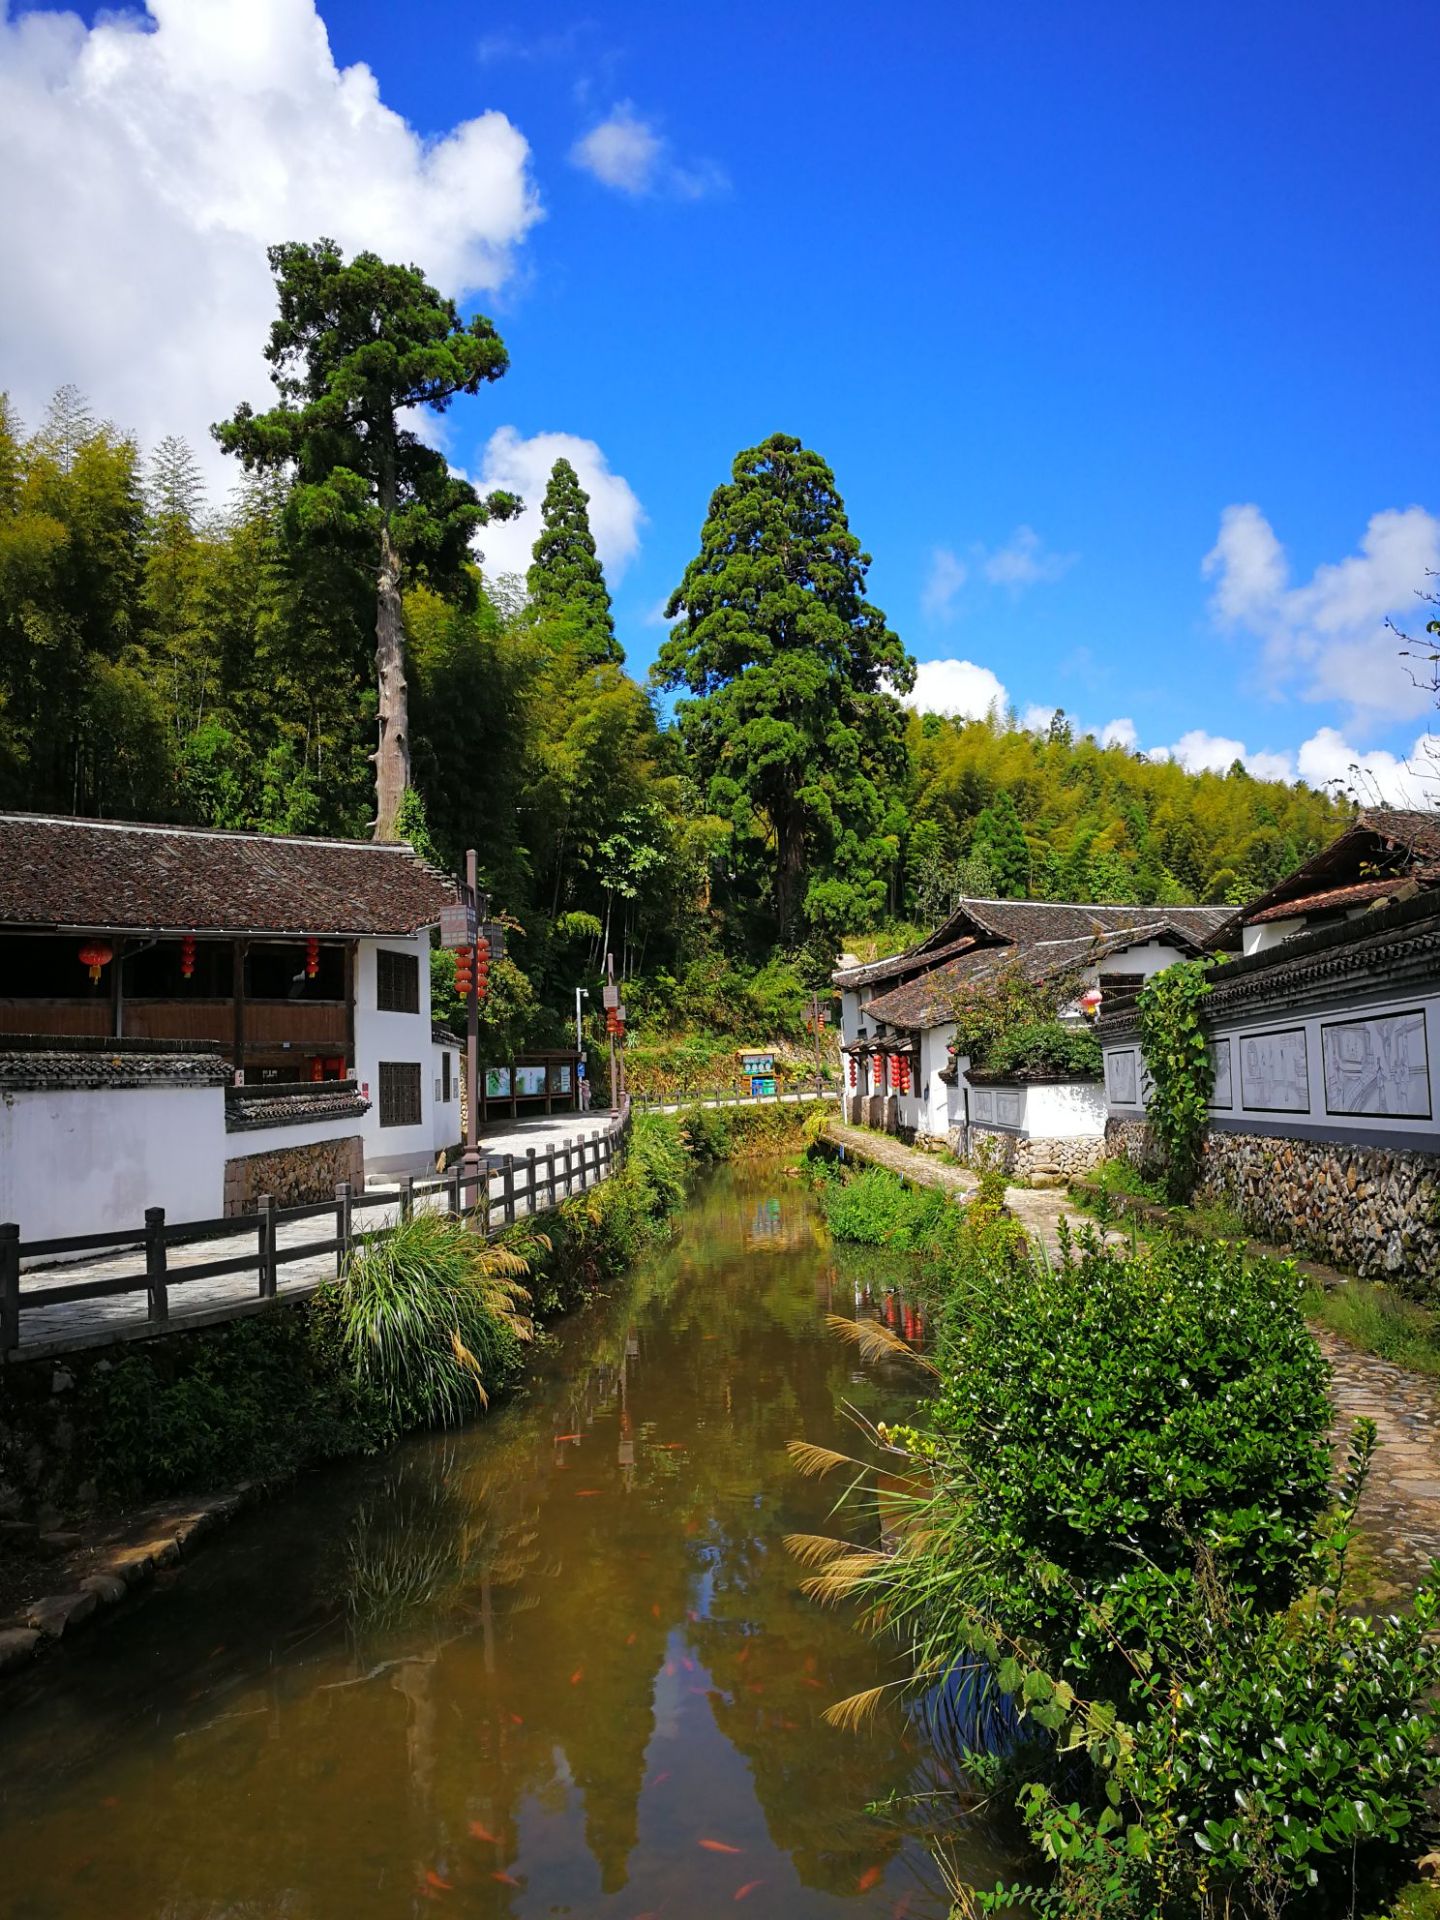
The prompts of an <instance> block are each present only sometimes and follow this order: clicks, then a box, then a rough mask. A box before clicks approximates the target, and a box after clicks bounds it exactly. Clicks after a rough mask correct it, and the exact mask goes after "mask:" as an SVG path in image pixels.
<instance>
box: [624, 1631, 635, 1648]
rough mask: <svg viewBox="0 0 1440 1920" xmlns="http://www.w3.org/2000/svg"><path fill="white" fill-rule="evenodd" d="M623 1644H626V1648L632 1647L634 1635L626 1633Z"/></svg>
mask: <svg viewBox="0 0 1440 1920" xmlns="http://www.w3.org/2000/svg"><path fill="white" fill-rule="evenodd" d="M625 1644H626V1646H627V1647H633V1646H634V1644H635V1636H634V1634H633V1633H627V1634H626V1636H625Z"/></svg>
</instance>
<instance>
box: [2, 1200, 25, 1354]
mask: <svg viewBox="0 0 1440 1920" xmlns="http://www.w3.org/2000/svg"><path fill="white" fill-rule="evenodd" d="M19 1344H20V1223H19V1221H18V1220H6V1221H4V1222H3V1223H0V1360H3V1359H4V1358H5V1355H6V1354H7V1353H12V1352H13V1351H14V1350H15V1348H16V1347H18V1346H19Z"/></svg>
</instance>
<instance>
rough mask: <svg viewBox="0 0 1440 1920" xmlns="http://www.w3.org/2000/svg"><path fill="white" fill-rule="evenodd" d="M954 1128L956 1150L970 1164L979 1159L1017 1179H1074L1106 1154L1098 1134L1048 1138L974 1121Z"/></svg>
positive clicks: (953, 1139)
mask: <svg viewBox="0 0 1440 1920" xmlns="http://www.w3.org/2000/svg"><path fill="white" fill-rule="evenodd" d="M966 1131H967V1130H966V1129H965V1128H963V1127H962V1128H957V1129H956V1133H957V1134H958V1135H959V1136H960V1140H959V1144H956V1143H955V1136H954V1135H952V1145H954V1147H955V1151H956V1152H957V1153H958V1154H959V1155H960V1157H961V1158H962V1159H964V1160H967V1161H969V1163H970V1164H971V1165H978V1164H980V1163H981V1162H984V1163H985V1164H987V1165H989V1166H995V1167H1003V1168H1004V1170H1005V1172H1006V1173H1008V1174H1010V1175H1011V1176H1012V1177H1013V1178H1014V1179H1016V1180H1041V1181H1044V1180H1047V1179H1053V1180H1055V1181H1057V1182H1058V1181H1059V1180H1061V1179H1067V1180H1068V1179H1073V1178H1074V1177H1075V1176H1076V1175H1077V1174H1081V1173H1089V1172H1090V1171H1091V1170H1092V1169H1093V1168H1095V1167H1097V1166H1099V1164H1100V1162H1101V1161H1102V1160H1103V1159H1104V1157H1105V1142H1104V1141H1103V1140H1102V1139H1100V1138H1099V1137H1098V1136H1096V1137H1094V1138H1091V1139H1082V1140H1047V1139H1045V1138H1043V1137H1037V1138H1035V1139H1031V1138H1029V1137H1028V1136H1027V1135H1025V1134H1023V1133H1012V1132H1011V1131H1010V1130H1009V1129H1008V1128H1006V1127H984V1126H979V1125H977V1124H976V1123H975V1122H974V1121H973V1120H972V1121H971V1123H970V1126H969V1129H968V1134H969V1137H968V1140H967V1139H966V1138H965V1134H966Z"/></svg>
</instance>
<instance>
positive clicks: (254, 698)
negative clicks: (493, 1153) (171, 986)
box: [0, 391, 1342, 1037]
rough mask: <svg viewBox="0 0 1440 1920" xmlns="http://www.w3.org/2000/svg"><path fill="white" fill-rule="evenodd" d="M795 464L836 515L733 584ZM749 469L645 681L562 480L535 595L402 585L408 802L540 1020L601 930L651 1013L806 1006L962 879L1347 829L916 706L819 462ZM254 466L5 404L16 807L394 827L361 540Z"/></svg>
mask: <svg viewBox="0 0 1440 1920" xmlns="http://www.w3.org/2000/svg"><path fill="white" fill-rule="evenodd" d="M792 475H793V476H796V478H795V479H794V487H796V488H803V489H804V492H805V499H806V502H807V503H811V504H813V502H814V501H815V500H817V499H819V500H822V501H823V514H821V515H818V516H815V517H814V519H813V525H815V526H819V527H820V528H821V531H820V532H819V533H818V534H816V535H815V545H814V551H813V552H812V553H811V555H810V557H809V559H808V560H807V563H806V565H807V569H808V571H807V573H806V575H805V577H804V578H803V579H801V578H798V577H797V578H792V577H790V576H789V575H787V574H786V573H785V570H784V568H783V567H782V568H781V569H780V570H779V571H778V572H777V573H776V574H775V575H774V577H773V578H769V579H766V578H765V577H763V573H764V570H763V568H760V567H759V566H758V565H747V566H745V567H743V568H740V569H738V570H737V569H736V568H735V567H734V566H733V565H732V564H731V561H730V559H729V558H727V557H726V556H727V555H728V554H732V553H733V552H734V551H735V550H736V549H740V550H742V551H746V550H748V552H749V553H750V555H751V556H752V558H753V557H754V556H755V555H760V556H763V555H764V553H765V552H766V551H767V550H768V547H769V545H770V544H773V542H774V541H775V540H776V539H778V538H779V535H780V533H782V532H783V531H784V528H785V527H786V526H787V525H788V524H790V521H789V520H788V519H787V516H790V517H791V518H793V514H794V511H795V509H794V500H793V497H792V488H791V476H792ZM736 476H737V478H736V480H735V482H734V483H733V484H732V485H731V486H729V487H722V488H720V489H719V491H717V494H716V496H715V500H714V501H712V503H711V519H710V521H709V522H707V528H706V533H705V536H704V538H703V540H702V542H701V545H700V558H699V559H698V560H697V562H696V563H695V566H694V567H692V569H691V570H690V572H689V573H687V576H686V580H685V582H684V583H682V585H681V587H680V588H678V589H677V593H676V597H675V600H674V602H672V608H671V618H672V621H673V622H674V625H673V627H672V637H671V640H670V642H669V643H667V647H666V649H665V651H664V652H663V653H662V664H661V669H660V673H659V678H657V683H656V685H655V686H651V687H647V686H646V685H644V684H642V683H641V682H640V681H638V680H637V679H636V678H635V677H634V676H633V675H631V674H629V673H627V672H626V670H625V667H624V664H623V655H622V653H621V649H620V647H619V646H618V644H617V643H616V641H615V638H614V633H613V622H612V618H611V614H610V608H609V601H608V596H607V595H606V593H605V587H604V580H603V575H602V573H601V570H600V567H599V562H598V561H597V560H596V558H595V554H594V543H593V540H592V539H591V538H590V533H589V526H588V520H587V517H586V501H585V495H584V493H583V490H582V489H581V488H580V486H579V483H578V481H577V479H576V477H575V475H574V473H573V472H571V471H569V470H568V469H567V470H563V471H562V470H560V469H557V472H556V474H555V476H554V477H553V479H552V483H551V487H550V490H549V493H548V494H547V499H546V503H545V531H544V534H543V535H542V538H541V540H540V542H539V544H538V546H537V556H536V563H535V566H534V567H533V568H532V570H531V574H530V577H529V580H528V582H527V583H521V582H518V581H516V582H513V583H511V588H510V591H509V592H508V593H498V592H496V591H493V590H492V591H490V592H487V591H486V590H485V588H484V587H483V585H482V583H481V579H480V575H479V573H478V571H477V570H476V569H475V568H474V567H473V566H470V567H466V568H464V569H463V574H462V577H460V578H458V579H456V580H452V581H450V582H449V583H448V584H446V583H443V582H438V581H437V580H434V579H430V578H427V577H426V576H425V575H423V574H422V573H420V572H418V571H417V572H416V573H415V574H414V575H412V577H411V578H410V579H409V581H408V583H407V585H406V587H405V591H404V603H403V604H404V628H405V646H406V664H407V672H408V677H409V685H410V702H411V731H412V757H413V776H412V777H413V790H412V792H411V793H410V794H409V796H408V797H407V800H406V803H405V807H404V810H403V824H404V828H405V830H406V831H407V832H409V833H410V834H412V835H414V836H418V837H419V838H420V839H422V840H423V841H424V842H425V844H427V845H428V846H429V848H430V849H431V850H432V851H433V852H434V854H435V855H436V856H437V857H438V858H440V859H441V860H442V861H444V862H446V863H455V862H457V861H458V860H459V859H460V857H461V855H462V853H463V850H464V848H465V847H466V846H467V845H474V846H476V847H478V848H479V849H480V852H481V862H482V867H483V870H484V875H485V878H486V880H487V882H488V883H489V885H490V886H491V887H492V889H493V891H494V893H495V896H496V899H497V902H498V904H499V905H500V907H501V908H502V909H503V910H504V911H505V912H506V913H508V914H509V915H511V916H512V917H513V919H514V920H515V922H517V923H518V927H519V928H520V929H522V931H520V932H517V934H516V935H515V938H514V942H513V951H514V955H515V959H516V961H517V962H518V965H517V966H515V967H506V968H503V969H500V970H499V977H498V978H497V982H496V986H497V992H496V996H495V1007H494V1015H495V1018H496V1020H497V1022H502V1021H503V1022H509V1023H510V1031H511V1032H512V1033H513V1034H515V1035H516V1036H519V1037H524V1036H526V1035H532V1036H536V1035H538V1034H539V1033H540V1032H541V1031H542V1030H544V1029H546V1028H547V1027H548V1028H549V1030H551V1031H554V1030H555V1029H556V1026H557V1023H558V1022H559V1020H560V1019H561V1018H562V1017H563V1012H564V1009H565V1007H566V1005H567V1002H568V998H569V995H570V993H571V991H572V990H573V987H574V985H575V983H576V982H577V981H578V980H583V979H587V978H588V979H593V977H594V974H595V972H596V970H597V968H598V966H599V963H600V958H601V956H602V954H603V953H604V951H606V950H607V949H613V951H614V952H615V955H616V960H617V965H620V966H621V967H622V969H623V971H624V972H625V973H626V974H627V975H628V976H630V977H632V978H633V979H634V981H635V986H634V988H633V989H632V991H631V993H630V995H629V997H630V1000H631V1003H632V1007H633V1008H634V1010H635V1011H636V1012H637V1013H638V1014H641V1015H643V1016H645V1017H647V1018H649V1019H651V1020H652V1021H653V1022H655V1023H657V1024H664V1023H666V1022H667V1021H668V1022H673V1023H675V1024H677V1025H683V1024H685V1023H686V1021H687V1020H691V1019H694V1020H702V1021H704V1022H705V1023H706V1024H707V1025H713V1023H714V1022H715V1021H716V1020H717V1019H722V1018H724V1016H725V1010H726V1009H727V1008H728V1007H733V1008H734V1010H735V1012H734V1023H733V1024H734V1026H735V1027H736V1028H738V1027H740V1026H742V1025H744V1024H745V1023H747V1022H748V1023H750V1024H752V1025H753V1024H754V1023H755V1022H757V1021H760V1020H763V1019H765V1018H767V1017H768V1018H772V1019H773V1020H774V1022H775V1023H776V1024H777V1025H781V1026H784V1025H793V1024H794V1023H795V1022H796V1021H797V1020H798V1018H799V1013H800V999H799V993H798V978H815V979H818V978H820V977H822V976H823V974H824V973H825V972H826V971H827V970H828V966H829V964H830V961H831V957H832V956H833V954H834V953H835V951H836V949H837V946H838V945H839V944H840V943H841V942H842V941H844V940H845V939H847V938H851V937H854V936H858V935H862V934H864V933H867V932H870V933H875V932H880V931H883V930H884V929H885V928H886V927H887V926H888V927H890V928H891V929H896V928H897V923H913V924H919V925H924V924H927V923H929V922H930V921H932V920H933V919H934V918H935V917H937V916H938V915H939V914H941V913H943V912H944V911H945V910H946V908H947V906H948V904H949V902H950V900H951V898H952V897H953V896H954V895H955V894H956V893H957V892H960V891H968V892H972V893H990V892H994V893H1006V894H1016V895H1019V894H1025V893H1030V894H1033V895H1037V896H1041V895H1043V896H1051V897H1065V898H1071V899H1094V900H1129V901H1133V900H1139V899H1155V900H1162V901H1164V900H1168V901H1176V902H1179V901H1185V900H1196V899H1201V900H1226V899H1239V898H1241V897H1243V896H1244V895H1245V894H1246V893H1249V892H1254V891H1256V890H1258V889H1260V888H1262V887H1263V886H1265V885H1267V884H1268V883H1269V882H1270V881H1271V880H1273V879H1274V878H1275V877H1276V876H1277V875H1278V874H1279V873H1281V872H1283V871H1284V870H1285V869H1286V868H1288V867H1289V866H1291V865H1292V864H1293V863H1294V862H1295V861H1296V860H1297V859H1298V858H1300V857H1302V856H1304V855H1305V854H1307V853H1309V852H1310V851H1311V850H1312V849H1313V848H1314V847H1316V846H1317V845H1319V844H1321V843H1322V842H1323V841H1324V840H1326V839H1327V838H1329V837H1330V836H1331V835H1332V834H1333V833H1334V832H1335V831H1336V829H1337V827H1338V825H1339V823H1340V820H1341V817H1342V815H1341V810H1340V809H1339V807H1338V805H1337V804H1336V803H1335V802H1333V801H1331V800H1330V799H1328V798H1326V797H1324V796H1322V795H1319V794H1317V793H1314V792H1312V791H1310V790H1308V789H1306V788H1304V787H1286V786H1283V785H1279V784H1277V783H1271V782H1263V781H1257V780H1254V779H1251V778H1250V777H1249V776H1248V775H1247V774H1246V773H1245V772H1244V771H1243V769H1240V768H1234V769H1232V770H1231V771H1230V772H1229V773H1228V774H1226V775H1224V776H1219V775H1215V774H1199V775H1193V774H1187V773H1186V772H1184V771H1183V770H1182V769H1181V768H1179V767H1178V766H1175V765H1171V764H1161V765H1156V764H1152V763H1150V762H1148V761H1145V760H1142V759H1139V758H1137V757H1135V756H1134V755H1132V754H1129V753H1126V752H1125V751H1124V750H1122V749H1120V748H1116V747H1112V748H1106V749H1102V748H1101V747H1099V746H1098V745H1096V743H1095V742H1094V741H1093V740H1092V739H1088V738H1086V739H1079V740H1076V739H1074V738H1072V737H1071V735H1070V733H1069V731H1068V730H1067V728H1066V727H1065V725H1064V723H1063V721H1060V722H1057V723H1056V724H1055V725H1054V726H1052V728H1051V730H1050V733H1049V735H1048V736H1041V735H1037V734H1033V733H1028V732H1024V731H1022V730H1020V729H1018V728H1017V727H1015V726H1013V725H1007V724H1005V723H1004V722H1003V721H1001V720H999V719H992V720H991V721H989V722H984V721H969V722H964V721H959V722H957V721H950V720H943V719H940V718H938V717H936V716H934V715H927V716H924V717H920V716H916V715H909V716H908V717H907V716H906V715H905V714H904V712H903V709H902V708H901V706H900V704H899V701H898V698H897V694H896V689H897V688H903V687H904V686H905V685H907V684H908V675H909V663H908V661H907V659H906V657H905V654H904V651H903V646H902V644H901V642H900V641H899V640H898V639H897V638H896V636H894V635H893V634H891V633H890V632H889V631H888V629H887V628H886V626H885V623H884V615H883V614H882V613H880V612H879V611H878V610H877V609H875V608H873V607H871V606H870V605H869V604H868V602H866V601H865V599H864V597H863V592H864V574H865V569H866V567H867V566H868V556H865V555H864V554H862V553H861V552H860V549H859V542H858V541H857V540H856V539H855V538H854V536H853V535H851V533H850V531H849V528H848V524H847V522H846V520H845V515H844V506H843V501H841V499H840V496H839V494H838V491H836V489H835V483H834V479H833V477H832V476H830V475H829V471H828V469H826V468H825V467H824V465H823V462H820V461H818V459H817V458H816V457H815V456H813V455H811V454H809V453H808V452H807V451H806V450H804V449H802V448H800V447H799V443H798V442H793V441H783V440H780V439H777V440H775V441H771V442H767V443H765V445H764V446H763V447H761V448H756V449H751V450H749V452H748V453H747V454H745V455H742V456H741V457H740V458H739V459H737V462H736ZM757 476H758V478H757ZM237 481H238V484H237V485H236V488H235V490H234V492H233V493H232V495H231V496H230V498H229V499H228V500H227V501H225V502H224V503H222V504H215V503H213V502H211V501H208V500H207V499H206V497H205V495H204V491H203V489H202V486H201V482H200V478H199V472H198V468H197V465H196V462H195V459H194V456H193V454H192V452H191V451H190V450H189V449H188V448H187V447H186V446H185V445H184V444H183V443H182V442H180V441H178V440H167V441H166V442H164V443H163V444H162V445H161V446H160V447H159V448H157V449H155V450H154V451H153V452H152V453H150V454H149V455H148V456H142V454H141V451H140V449H139V448H138V447H137V445H136V444H135V442H134V441H133V439H131V438H130V437H129V436H128V435H126V434H125V433H124V432H123V431H122V430H121V429H119V428H117V427H115V426H112V425H109V424H107V423H104V422H100V421H97V420H96V419H94V418H93V417H92V416H91V414H90V412H89V410H88V408H87V407H86V405H85V403H84V401H83V400H82V399H81V398H80V397H79V396H78V395H77V394H75V393H74V392H71V391H66V392H62V393H61V394H59V395H57V396H56V399H55V401H54V403H53V405H52V406H51V408H50V411H49V413H48V414H47V416H46V418H45V419H44V420H42V421H40V422H38V423H35V424H33V425H31V426H30V427H28V428H27V427H26V426H25V425H23V424H22V423H21V422H20V421H19V420H18V419H17V418H16V417H15V415H14V413H13V411H11V410H10V409H9V408H8V407H5V406H0V805H3V806H5V807H10V808H26V809H31V810H58V811H63V812H75V813H82V814H96V815H103V816H112V817H127V818H135V819H176V820H182V821H187V822H193V823H197V824H205V825H213V826H219V827H250V828H259V829H262V830H265V831H272V832H314V833H332V834H344V835H365V834H367V833H368V832H369V831H370V827H371V822H372V820H373V818H374V784H373V771H372V767H371V763H370V758H369V756H370V754H371V752H372V749H373V746H374V740H375V715H376V695H375V684H374V682H375V668H374V647H375V597H374V581H373V562H372V556H371V554H370V552H369V551H368V549H366V547H365V546H364V544H363V543H362V542H360V541H358V540H357V539H356V538H355V536H354V532H353V529H350V528H343V529H340V530H338V531H337V530H336V529H335V528H334V527H327V526H326V525H324V524H319V525H317V524H315V521H314V518H313V517H312V516H309V515H307V513H306V511H305V510H304V499H303V497H302V496H301V495H300V494H298V493H297V490H296V489H295V488H294V486H293V483H292V480H291V478H290V477H289V476H288V475H287V474H286V473H285V472H283V471H282V472H277V473H269V474H263V475H254V476H250V477H244V476H240V475H238V473H237ZM696 504H697V520H698V518H699V508H700V506H701V504H702V503H699V502H697V503H696ZM806 511H807V513H808V511H809V506H808V505H807V507H806ZM807 524H812V523H811V522H807ZM707 556H708V557H707ZM757 582H758V584H757ZM757 635H758V636H759V638H758V640H757ZM766 675H768V676H769V677H768V678H766ZM662 679H663V682H664V683H665V685H664V686H662V685H661V684H660V680H662ZM667 688H668V689H671V690H673V691H674V692H675V694H676V695H677V698H676V700H675V702H674V705H673V707H672V706H671V705H670V703H669V701H668V700H667V698H666V689H667ZM787 702H789V703H790V704H789V705H788V706H787ZM777 822H780V823H782V825H783V831H778V832H777ZM777 850H779V852H780V853H781V856H782V857H781V858H779V859H778V860H777ZM892 937H896V936H895V933H893V932H892ZM786 954H788V955H790V956H792V957H793V959H794V962H795V968H794V969H791V970H788V971H787V970H786V968H784V967H781V969H780V972H779V973H778V974H777V973H776V971H775V964H776V961H777V958H783V956H784V955H786ZM797 970H798V974H797ZM787 982H788V983H789V984H787Z"/></svg>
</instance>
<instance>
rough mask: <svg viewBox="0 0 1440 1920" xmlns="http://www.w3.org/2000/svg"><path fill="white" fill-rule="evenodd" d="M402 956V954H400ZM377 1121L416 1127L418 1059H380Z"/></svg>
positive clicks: (385, 1123) (417, 1120)
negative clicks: (378, 1118)
mask: <svg viewBox="0 0 1440 1920" xmlns="http://www.w3.org/2000/svg"><path fill="white" fill-rule="evenodd" d="M402 958H403V956H402ZM380 1124H381V1126H382V1127H418V1126H419V1124H420V1062H419V1061H418V1060H382V1061H381V1062H380Z"/></svg>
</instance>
